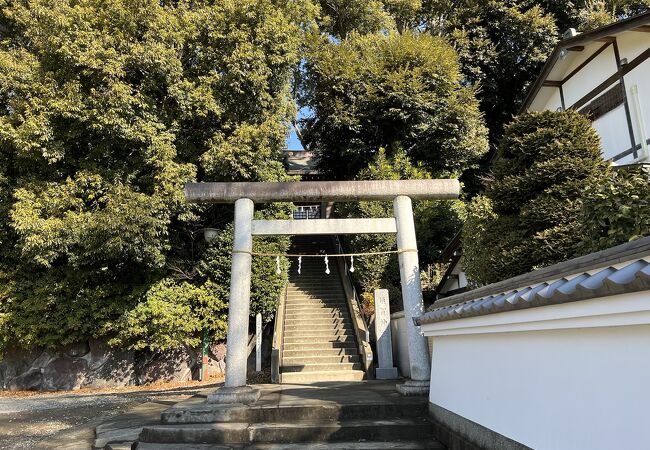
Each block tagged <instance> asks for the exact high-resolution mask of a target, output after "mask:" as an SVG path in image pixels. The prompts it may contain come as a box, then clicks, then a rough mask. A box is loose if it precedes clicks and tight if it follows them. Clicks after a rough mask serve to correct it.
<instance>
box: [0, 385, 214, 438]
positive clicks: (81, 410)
mask: <svg viewBox="0 0 650 450" xmlns="http://www.w3.org/2000/svg"><path fill="white" fill-rule="evenodd" d="M218 385H219V384H215V383H212V384H197V383H194V384H191V385H187V386H186V387H182V386H178V385H175V386H173V387H170V388H167V389H165V388H164V387H163V386H160V388H158V386H157V389H156V390H151V388H149V390H147V388H146V387H138V388H128V389H123V390H117V389H116V390H114V391H111V392H106V390H104V391H102V392H84V391H76V392H66V393H44V394H37V395H33V394H30V395H29V396H26V395H25V394H18V395H17V396H9V395H10V394H9V393H6V392H5V393H3V396H2V397H0V450H27V449H38V448H45V447H46V445H45V443H46V442H47V440H48V438H51V437H53V436H55V435H56V434H57V433H61V432H64V431H65V430H71V429H79V428H83V427H84V426H86V427H91V426H95V425H97V424H99V423H101V422H102V421H105V420H108V419H109V418H111V417H113V416H116V415H119V414H124V413H125V412H126V411H128V410H129V409H132V408H134V407H135V406H137V405H139V404H142V403H147V402H151V401H161V400H164V399H165V397H169V398H172V397H178V396H179V395H188V396H189V395H194V394H195V393H197V392H198V391H199V390H203V389H206V388H211V387H216V386H218ZM71 448H77V447H74V446H73V447H71ZM78 448H80V449H81V448H89V446H85V447H78Z"/></svg>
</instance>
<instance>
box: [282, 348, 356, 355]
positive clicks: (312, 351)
mask: <svg viewBox="0 0 650 450" xmlns="http://www.w3.org/2000/svg"><path fill="white" fill-rule="evenodd" d="M358 354H359V350H358V349H357V348H356V347H343V348H307V349H301V350H289V349H288V348H287V346H286V345H285V347H284V349H283V350H282V357H286V358H289V357H305V356H311V355H322V356H336V355H358Z"/></svg>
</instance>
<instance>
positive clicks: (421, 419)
mask: <svg viewBox="0 0 650 450" xmlns="http://www.w3.org/2000/svg"><path fill="white" fill-rule="evenodd" d="M257 387H258V388H259V389H261V391H262V392H261V397H260V399H259V400H258V401H257V402H256V403H255V404H253V405H250V406H245V405H239V404H231V405H214V404H206V403H205V397H204V396H195V397H193V398H191V399H188V400H186V401H183V402H180V403H178V404H176V405H174V406H173V407H172V408H170V409H168V410H166V411H165V412H163V413H162V418H161V419H162V420H161V423H159V424H150V425H145V426H144V427H142V431H141V432H140V435H139V438H138V441H137V443H135V444H133V443H128V442H123V444H127V445H128V444H131V445H132V447H131V448H133V449H136V450H154V449H155V450H163V449H169V450H171V449H174V450H217V449H218V450H221V449H244V448H246V449H269V450H270V449H275V450H279V449H285V450H289V449H326V448H327V449H358V450H362V449H365V450H370V449H435V450H444V449H445V447H444V446H443V445H442V444H441V443H440V442H439V441H437V440H436V439H435V437H434V428H435V426H434V424H433V423H432V422H430V421H429V419H428V414H427V398H426V397H403V396H401V395H399V394H398V393H397V392H396V391H395V384H394V383H392V382H390V383H387V382H377V381H370V382H368V381H363V382H330V383H321V384H319V385H318V386H315V385H291V384H281V385H278V384H275V385H259V386H257ZM105 448H109V447H108V446H107V447H105ZM110 448H111V449H113V450H117V449H118V448H119V449H120V450H122V447H117V446H113V447H110ZM124 448H125V449H126V448H129V447H126V446H125V447H124Z"/></svg>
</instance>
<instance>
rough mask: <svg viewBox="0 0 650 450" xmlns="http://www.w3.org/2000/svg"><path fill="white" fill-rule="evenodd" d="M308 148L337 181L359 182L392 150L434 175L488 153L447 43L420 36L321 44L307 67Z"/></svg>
mask: <svg viewBox="0 0 650 450" xmlns="http://www.w3.org/2000/svg"><path fill="white" fill-rule="evenodd" d="M305 76H306V80H305V86H304V96H303V98H302V102H303V103H302V104H303V105H304V106H306V107H308V108H309V109H310V110H311V111H312V112H313V115H312V116H311V117H308V118H307V119H305V120H304V122H303V125H304V128H303V136H304V141H305V143H306V145H307V147H308V148H309V149H310V150H314V151H316V152H317V153H318V154H319V157H320V161H321V166H322V168H323V169H324V170H325V171H326V172H327V174H328V175H329V176H330V177H333V178H337V179H352V178H354V177H355V176H356V175H357V174H358V173H359V172H360V170H362V169H363V168H364V167H366V166H367V165H368V164H369V163H370V162H371V161H372V159H373V157H374V155H375V154H376V153H377V152H378V150H379V148H385V149H386V153H387V155H388V156H389V157H390V156H392V155H393V154H394V153H395V152H396V151H397V150H398V149H403V150H404V151H405V152H406V154H407V156H408V157H409V158H410V159H411V160H412V161H413V163H414V164H421V165H422V166H423V167H424V168H425V169H426V170H427V171H429V172H430V173H432V174H434V175H440V174H443V173H447V174H449V173H458V172H460V171H462V170H463V169H465V168H467V167H469V166H471V165H472V164H473V162H474V161H476V160H477V159H478V158H479V157H480V156H481V155H483V154H484V153H485V152H486V151H487V139H486V129H485V127H484V125H483V120H482V117H481V114H480V112H479V110H478V104H477V102H476V100H475V97H474V90H473V89H471V88H467V87H464V86H463V85H462V77H461V74H460V71H459V66H458V62H457V58H456V54H455V52H454V50H453V48H451V46H449V45H448V44H447V43H446V42H445V41H444V39H442V38H438V37H433V36H430V35H427V34H418V33H411V32H409V33H404V34H397V33H390V34H388V35H387V36H386V35H384V34H368V35H359V34H353V35H351V36H349V37H348V38H347V39H345V40H344V41H342V42H340V43H337V42H331V41H330V40H328V39H326V38H318V39H316V42H315V43H314V44H313V45H312V46H311V49H310V51H309V52H308V55H307V61H306V73H305Z"/></svg>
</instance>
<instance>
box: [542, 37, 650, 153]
mask: <svg viewBox="0 0 650 450" xmlns="http://www.w3.org/2000/svg"><path fill="white" fill-rule="evenodd" d="M616 39H617V44H618V48H619V54H620V57H621V58H622V59H627V61H628V62H630V61H632V60H633V59H634V58H636V57H637V56H639V55H640V54H641V53H642V52H644V51H645V50H647V49H648V48H650V33H644V32H636V31H628V32H625V33H622V34H619V35H618V36H617V37H616ZM599 45H600V44H599ZM576 56H577V57H575V58H574V61H573V62H572V64H570V65H567V67H566V69H563V72H562V73H561V74H554V76H553V78H554V79H562V78H563V77H566V76H567V75H568V74H569V73H571V71H573V70H574V69H575V68H576V67H578V66H579V65H580V64H581V63H582V62H583V61H584V60H585V59H586V57H587V56H588V55H587V54H586V53H585V55H584V57H583V55H576ZM558 64H560V63H558ZM616 71H617V67H616V59H615V56H614V48H613V46H609V47H608V48H607V49H606V50H605V51H603V52H602V53H601V54H600V55H598V56H597V57H596V58H595V59H594V60H593V61H591V62H589V64H588V65H587V66H586V67H584V68H583V69H582V70H581V71H580V72H578V73H577V74H576V75H575V76H573V77H572V78H571V79H569V80H567V81H566V83H564V85H563V92H564V99H565V105H566V107H567V108H569V107H571V105H573V104H574V103H575V102H576V101H578V100H580V99H581V98H582V97H583V96H584V95H586V94H587V93H589V92H590V91H591V90H592V89H594V88H595V87H596V86H598V85H599V84H600V83H601V82H603V81H604V80H606V79H607V78H608V77H610V76H611V75H613V74H615V73H616ZM624 81H625V88H626V94H627V97H628V100H629V102H630V116H631V119H632V126H633V131H634V136H635V140H636V144H640V143H641V138H640V136H641V133H640V123H641V122H642V123H643V124H644V125H643V127H644V128H645V135H646V138H650V60H646V61H645V62H644V63H642V64H641V65H639V66H638V67H636V68H635V69H633V70H632V71H631V72H630V73H628V74H627V75H626V76H625V77H624ZM614 86H615V84H612V85H611V87H614ZM632 86H637V89H638V92H639V94H638V97H639V103H640V109H641V115H642V116H643V118H642V119H643V120H642V121H641V120H640V119H639V118H638V117H637V114H636V111H635V107H634V105H633V103H632ZM538 97H539V98H543V99H546V100H545V101H543V103H542V104H543V105H544V106H541V105H540V104H539V101H537V102H535V101H533V102H532V104H534V105H538V106H536V107H533V108H531V109H532V110H551V111H556V110H557V109H558V107H559V106H560V105H561V102H560V97H559V89H557V88H550V87H544V88H542V89H540V92H539V94H538ZM593 126H594V128H595V129H596V131H597V132H598V134H599V135H600V137H601V140H602V147H603V157H604V158H605V159H610V158H613V157H614V156H616V155H618V154H619V153H621V152H623V151H625V150H627V149H629V148H630V147H631V142H630V135H629V131H628V123H627V117H626V115H625V108H624V106H623V105H621V106H619V107H618V108H616V109H615V110H613V111H610V112H609V113H607V114H605V115H604V116H602V117H599V118H598V119H597V120H595V121H594V122H593ZM635 162H648V161H647V160H645V161H644V160H640V159H636V160H635V159H634V157H633V156H632V155H629V156H626V157H624V158H622V159H619V160H617V161H616V163H615V164H632V163H635Z"/></svg>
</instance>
